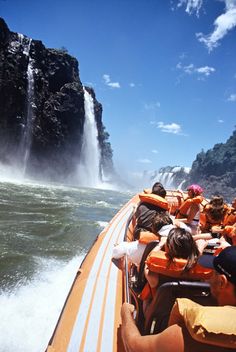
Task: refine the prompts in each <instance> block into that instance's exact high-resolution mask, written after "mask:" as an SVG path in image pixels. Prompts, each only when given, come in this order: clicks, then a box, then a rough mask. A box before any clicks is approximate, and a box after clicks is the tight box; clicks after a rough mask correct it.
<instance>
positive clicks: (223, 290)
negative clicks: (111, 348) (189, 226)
mask: <svg viewBox="0 0 236 352" xmlns="http://www.w3.org/2000/svg"><path fill="white" fill-rule="evenodd" d="M203 257H204V258H205V257H207V258H208V260H210V262H211V263H208V264H207V265H206V264H205V263H204V265H206V266H207V267H209V266H210V267H211V268H213V269H214V273H213V275H212V279H211V282H210V285H211V293H212V295H213V296H214V297H215V299H216V301H217V304H218V306H216V307H203V306H201V305H198V304H196V303H195V302H193V301H191V300H188V299H184V298H182V299H181V298H179V299H177V300H176V303H175V305H174V307H173V309H172V312H171V315H170V319H169V326H168V328H167V329H165V330H164V331H163V332H161V333H159V334H156V335H147V336H141V334H140V332H139V330H138V328H137V326H136V324H135V320H134V318H133V312H134V309H135V307H134V306H133V305H131V304H129V303H124V304H123V306H122V308H121V319H122V325H121V334H122V339H123V342H124V346H125V349H126V352H132V351H135V352H158V351H161V352H172V351H175V352H210V351H211V352H221V351H222V352H223V351H233V350H235V349H236V308H235V307H236V246H229V247H228V248H225V249H223V250H222V252H221V253H220V254H219V255H218V256H217V257H213V256H210V255H208V256H202V257H201V258H203ZM204 260H205V259H204ZM202 264H203V263H202ZM180 308H181V309H180ZM203 313H204V317H205V319H204V318H203ZM197 316H201V319H200V320H199V319H198V321H197V320H196V319H197ZM203 320H204V321H203ZM193 323H194V324H193ZM205 324H207V330H206V328H205ZM195 329H196V331H195Z"/></svg>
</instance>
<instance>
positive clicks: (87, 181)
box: [78, 88, 101, 188]
mask: <svg viewBox="0 0 236 352" xmlns="http://www.w3.org/2000/svg"><path fill="white" fill-rule="evenodd" d="M84 110H85V121H84V133H83V142H82V149H81V162H80V164H79V167H78V172H79V180H80V185H81V186H86V187H95V188H96V187H98V186H99V185H100V184H101V180H100V176H99V175H100V171H99V166H100V148H99V143H98V130H97V125H96V120H95V114H94V102H93V97H92V96H91V95H90V94H89V93H88V92H87V90H86V89H85V88H84Z"/></svg>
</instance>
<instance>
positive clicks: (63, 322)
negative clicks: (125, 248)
mask: <svg viewBox="0 0 236 352" xmlns="http://www.w3.org/2000/svg"><path fill="white" fill-rule="evenodd" d="M145 192H148V191H145ZM167 200H168V202H169V204H170V205H171V209H172V211H174V210H175V208H176V207H178V206H179V205H180V203H181V201H182V200H183V194H182V192H179V191H169V192H168V193H167ZM139 201H140V198H139V195H136V196H134V197H133V198H132V199H131V200H130V201H129V202H128V203H127V204H125V205H124V206H123V207H122V208H121V210H120V211H119V212H118V213H117V214H116V215H115V216H114V218H113V219H112V220H111V221H110V223H109V224H108V225H107V227H106V228H105V229H104V230H103V231H102V232H101V234H100V235H99V236H98V237H97V239H96V240H95V242H94V244H93V245H92V247H91V249H90V250H89V252H88V253H87V255H86V257H85V258H84V260H83V262H82V264H81V266H80V268H79V270H78V272H77V275H76V277H75V279H74V282H73V284H72V287H71V289H70V292H69V293H68V296H67V299H66V302H65V304H64V307H63V309H62V311H61V314H60V317H59V319H58V322H57V325H56V327H55V330H54V332H53V335H52V337H51V339H50V341H49V344H48V347H47V349H46V352H64V351H67V352H79V351H88V352H93V351H94V352H95V351H96V352H99V351H101V352H104V351H107V352H110V351H114V352H115V351H119V352H122V351H124V347H123V344H122V339H121V334H120V324H121V319H120V309H121V305H122V303H123V302H124V301H126V300H128V297H127V295H128V294H129V292H128V290H129V288H128V283H127V277H125V275H124V274H123V273H122V271H121V270H119V269H118V268H117V266H116V265H114V264H113V263H112V261H111V258H112V251H113V247H114V245H115V244H117V243H120V242H121V241H123V240H124V237H127V240H132V223H131V221H130V220H131V218H132V215H133V212H134V209H135V208H136V206H137V204H138V203H139ZM128 225H129V226H128Z"/></svg>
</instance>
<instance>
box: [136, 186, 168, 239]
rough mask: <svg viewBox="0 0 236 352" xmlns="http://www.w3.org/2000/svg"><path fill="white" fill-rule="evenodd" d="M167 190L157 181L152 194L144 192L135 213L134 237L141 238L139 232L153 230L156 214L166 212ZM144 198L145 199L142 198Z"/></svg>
mask: <svg viewBox="0 0 236 352" xmlns="http://www.w3.org/2000/svg"><path fill="white" fill-rule="evenodd" d="M165 196H166V190H165V188H164V187H163V185H162V184H161V183H160V182H156V183H155V184H154V185H153V187H152V192H151V193H150V194H147V195H145V194H143V195H142V197H141V203H140V204H139V205H138V207H137V209H136V212H135V214H134V216H135V218H136V226H135V229H134V238H135V239H138V238H139V232H140V231H142V230H144V231H152V222H153V219H154V217H155V216H156V214H158V213H161V212H162V213H163V212H164V213H166V212H167V209H168V203H167V201H165V199H164V198H165ZM142 199H143V200H142Z"/></svg>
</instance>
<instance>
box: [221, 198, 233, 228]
mask: <svg viewBox="0 0 236 352" xmlns="http://www.w3.org/2000/svg"><path fill="white" fill-rule="evenodd" d="M235 223H236V197H235V198H234V199H233V200H232V205H231V207H230V208H229V210H228V211H227V213H226V214H225V217H224V221H223V225H224V226H227V225H233V224H235Z"/></svg>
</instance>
